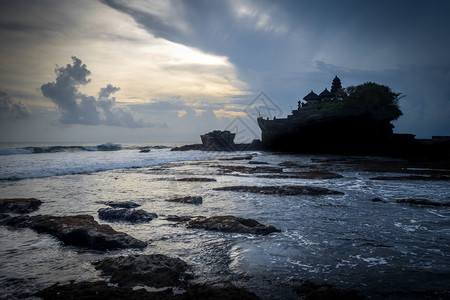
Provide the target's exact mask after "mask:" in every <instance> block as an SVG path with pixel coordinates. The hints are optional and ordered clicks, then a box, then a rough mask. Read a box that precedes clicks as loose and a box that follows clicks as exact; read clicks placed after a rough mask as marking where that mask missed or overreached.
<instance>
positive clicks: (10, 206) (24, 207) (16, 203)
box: [0, 198, 42, 214]
mask: <svg viewBox="0 0 450 300" xmlns="http://www.w3.org/2000/svg"><path fill="white" fill-rule="evenodd" d="M41 204H42V201H41V200H38V199H36V198H11V199H0V213H15V214H28V213H31V212H33V211H36V210H38V209H39V206H41Z"/></svg>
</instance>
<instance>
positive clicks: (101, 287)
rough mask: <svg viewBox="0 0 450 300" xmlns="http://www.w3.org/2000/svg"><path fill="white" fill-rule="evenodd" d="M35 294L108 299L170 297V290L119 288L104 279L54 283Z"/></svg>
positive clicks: (54, 296)
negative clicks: (155, 290)
mask: <svg viewBox="0 0 450 300" xmlns="http://www.w3.org/2000/svg"><path fill="white" fill-rule="evenodd" d="M35 296H37V297H40V298H42V299H44V300H46V299H51V300H53V299H77V300H88V299H89V300H109V299H133V300H135V299H136V300H144V299H154V300H159V299H171V297H172V292H171V291H170V290H168V291H163V292H158V293H150V292H147V291H146V290H145V289H138V290H133V289H132V288H119V287H116V286H111V285H108V284H107V283H106V282H105V281H95V282H79V283H69V284H63V285H59V284H55V285H53V286H50V287H48V288H46V289H44V290H42V291H40V292H38V293H36V294H35Z"/></svg>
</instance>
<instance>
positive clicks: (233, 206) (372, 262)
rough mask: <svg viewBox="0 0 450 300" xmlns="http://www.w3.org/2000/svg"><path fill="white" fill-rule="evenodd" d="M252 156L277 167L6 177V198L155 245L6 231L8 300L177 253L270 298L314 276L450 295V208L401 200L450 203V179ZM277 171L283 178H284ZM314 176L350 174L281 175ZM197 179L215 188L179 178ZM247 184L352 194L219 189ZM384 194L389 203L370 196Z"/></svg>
mask: <svg viewBox="0 0 450 300" xmlns="http://www.w3.org/2000/svg"><path fill="white" fill-rule="evenodd" d="M152 152H155V153H156V152H157V151H152ZM116 154H117V155H120V153H116ZM68 155H69V154H68ZM164 155H166V153H164ZM173 155H178V154H177V153H174V154H173ZM216 155H217V154H216ZM248 155H249V153H242V156H248ZM233 156H236V154H233ZM68 157H69V156H68ZM117 159H120V158H117ZM254 159H255V160H256V159H257V161H258V162H265V163H267V164H265V166H267V167H273V168H265V169H264V168H259V169H255V170H254V172H253V171H252V170H249V168H252V165H251V164H248V160H237V159H233V160H223V159H220V158H219V157H218V158H215V157H214V156H213V155H211V157H210V158H206V159H203V160H198V161H180V162H172V163H170V162H169V163H166V164H163V165H156V166H149V167H142V168H128V169H114V170H108V171H103V172H96V173H90V174H70V175H64V176H53V177H46V178H34V179H32V178H30V179H23V180H19V181H0V190H1V192H2V198H19V197H22V198H30V197H34V198H37V199H40V200H41V201H42V202H43V204H42V205H41V206H40V209H39V210H38V211H36V212H32V213H31V215H38V214H39V215H55V216H67V215H78V214H88V215H91V216H93V217H94V218H95V220H96V221H98V222H99V223H100V224H108V225H110V226H111V227H113V228H114V229H115V230H117V231H120V232H125V233H127V234H129V235H131V236H132V237H134V238H136V239H139V240H142V241H144V242H147V243H148V246H147V247H146V248H144V249H142V250H138V249H123V250H113V251H109V252H104V251H96V250H88V249H80V248H78V247H74V246H65V245H63V244H61V243H60V242H59V241H58V240H57V239H55V238H53V237H52V236H50V235H47V234H38V233H36V232H34V231H32V230H30V229H15V230H13V229H9V228H6V227H3V226H0V262H1V266H2V272H1V274H0V289H1V290H2V292H3V293H2V294H3V295H4V296H0V297H4V298H5V299H7V298H8V299H11V298H23V297H24V296H26V295H30V294H32V293H34V292H37V291H39V290H41V289H43V288H45V287H48V286H50V285H52V284H54V283H55V282H57V281H58V282H61V283H64V282H66V283H67V282H70V281H71V280H75V281H76V282H81V281H95V280H103V279H104V278H103V277H102V276H101V274H100V272H99V271H97V270H95V268H94V267H93V266H92V265H91V262H92V261H98V260H101V259H105V258H107V257H110V256H122V255H129V254H164V255H167V256H170V257H178V258H180V259H182V260H183V261H185V262H186V263H187V264H188V265H189V266H190V268H191V271H192V274H193V276H194V278H193V282H195V283H201V284H204V283H207V284H210V283H217V282H225V281H231V282H232V283H234V284H235V285H236V286H239V287H241V286H242V287H245V288H246V289H248V290H249V291H251V292H254V293H256V294H257V295H258V296H259V297H261V298H263V299H296V298H297V297H298V295H297V294H296V293H295V290H294V287H296V286H299V285H301V282H303V281H305V280H310V281H312V282H317V283H321V284H323V283H327V284H330V285H333V286H335V287H338V288H343V289H352V290H357V291H360V292H361V293H362V294H363V295H369V296H371V297H372V298H375V299H377V298H378V299H382V298H384V297H385V296H386V295H393V297H397V296H398V298H402V297H403V299H409V298H414V297H416V298H417V299H419V298H420V297H418V295H423V293H425V295H427V293H428V294H430V293H432V292H433V291H443V290H444V291H445V290H447V291H448V290H449V286H450V279H449V278H450V265H449V261H450V246H449V245H450V229H449V228H450V222H449V219H450V208H449V207H446V206H424V205H422V206H419V205H407V204H403V203H397V200H399V199H408V198H414V199H428V200H430V201H433V202H436V203H447V202H449V201H450V198H449V196H448V195H450V186H449V185H448V181H443V180H437V181H431V180H426V181H425V180H424V181H421V180H408V181H405V180H399V181H395V180H372V179H370V178H374V177H377V176H394V175H399V174H400V173H399V172H398V173H397V172H396V170H389V173H388V174H387V175H386V173H385V172H383V170H376V171H374V170H367V168H364V167H361V164H360V165H351V164H348V163H342V161H346V160H347V159H348V158H345V160H342V159H341V158H340V157H334V156H333V157H329V156H305V155H302V156H296V155H276V154H269V153H259V154H258V155H257V156H255V157H254ZM358 159H359V160H360V159H361V158H358ZM364 159H367V158H364ZM380 160H382V161H383V162H384V163H385V159H380ZM371 161H372V160H371ZM373 164H374V165H376V163H373ZM221 166H225V168H223V167H221ZM241 167H242V168H241ZM275 167H276V168H281V171H280V170H278V173H275V171H276V169H275ZM254 168H256V166H254ZM305 169H308V170H311V169H315V170H319V171H320V170H323V171H328V172H335V173H336V174H339V175H341V176H342V177H339V176H334V177H333V178H327V179H323V178H298V177H289V176H286V177H283V176H271V175H274V174H280V175H282V174H283V173H294V172H304V171H305ZM224 170H227V172H224ZM228 170H233V171H232V172H228ZM240 170H241V171H242V172H240ZM264 175H267V176H264ZM193 177H198V178H212V179H215V181H214V180H208V181H202V180H200V181H195V180H186V181H183V180H178V179H182V178H193ZM238 185H239V186H251V187H254V189H257V187H262V186H310V187H314V188H326V189H328V190H332V191H340V192H342V193H343V194H321V195H314V194H307V195H305V194H299V195H287V196H286V195H278V194H261V193H254V192H251V191H240V192H236V191H231V190H230V191H227V190H216V188H219V187H228V186H238ZM189 195H198V196H201V197H202V199H203V201H202V202H203V203H202V204H201V205H187V204H183V203H177V202H168V201H166V200H167V199H174V198H183V197H186V196H189ZM375 198H378V199H380V200H382V201H372V199H375ZM105 201H113V202H124V201H132V202H133V203H136V204H139V205H141V206H140V207H139V209H142V210H145V211H148V212H152V213H156V214H158V216H159V218H156V219H153V220H152V221H151V222H146V223H142V224H131V223H126V222H125V223H124V222H108V221H104V220H99V218H98V214H97V211H98V210H99V209H100V208H104V207H105V205H104V204H102V202H105ZM170 215H177V216H205V217H212V216H218V215H233V216H237V217H242V218H251V219H254V220H257V221H258V222H260V223H262V224H267V225H273V226H275V227H276V228H278V229H280V230H281V232H274V233H271V234H269V235H265V236H263V235H254V234H243V233H226V232H213V231H206V230H203V229H195V228H186V227H185V226H181V225H176V224H175V223H174V222H172V221H169V220H167V219H166V217H167V216H170ZM421 293H422V294H421ZM402 295H403V296H402Z"/></svg>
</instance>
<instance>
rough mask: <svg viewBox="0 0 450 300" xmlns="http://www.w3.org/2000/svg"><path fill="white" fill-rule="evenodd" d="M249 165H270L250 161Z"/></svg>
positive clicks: (264, 162)
mask: <svg viewBox="0 0 450 300" xmlns="http://www.w3.org/2000/svg"><path fill="white" fill-rule="evenodd" d="M248 164H249V165H268V164H269V163H268V162H266V161H249V162H248Z"/></svg>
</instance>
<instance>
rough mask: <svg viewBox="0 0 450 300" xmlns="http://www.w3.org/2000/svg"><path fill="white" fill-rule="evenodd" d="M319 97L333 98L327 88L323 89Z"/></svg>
mask: <svg viewBox="0 0 450 300" xmlns="http://www.w3.org/2000/svg"><path fill="white" fill-rule="evenodd" d="M319 97H320V98H321V99H322V98H332V97H333V94H332V93H331V92H330V91H329V90H328V89H327V88H325V89H324V90H323V92H322V93H320V94H319Z"/></svg>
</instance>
